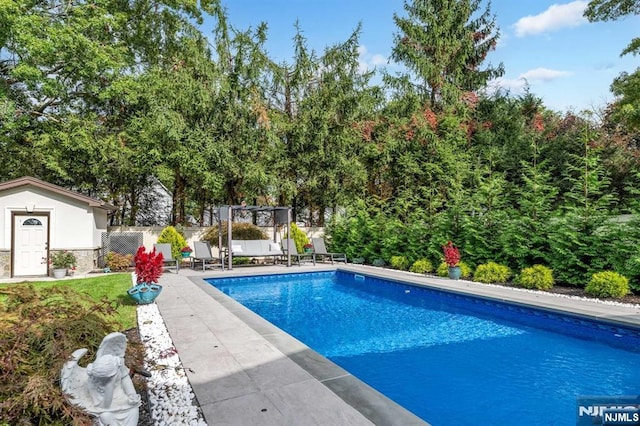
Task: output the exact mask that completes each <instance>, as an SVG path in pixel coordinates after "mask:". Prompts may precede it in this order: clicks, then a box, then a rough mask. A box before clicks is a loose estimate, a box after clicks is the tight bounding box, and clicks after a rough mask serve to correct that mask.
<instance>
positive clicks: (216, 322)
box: [156, 265, 640, 426]
mask: <svg viewBox="0 0 640 426" xmlns="http://www.w3.org/2000/svg"><path fill="white" fill-rule="evenodd" d="M336 268H339V269H343V270H348V271H352V272H356V273H363V274H370V275H376V276H379V277H382V278H387V279H392V280H402V281H405V282H410V283H413V284H417V285H422V286H427V287H432V288H437V289H442V290H447V291H451V292H456V293H461V294H471V295H474V296H480V297H484V298H490V299H495V300H502V301H509V302H512V303H516V304H520V305H525V306H535V307H541V308H544V309H546V310H551V311H561V312H569V313H573V314H577V315H580V316H585V317H588V318H597V319H600V320H604V321H609V322H613V323H618V324H624V325H628V326H633V327H639V328H640V306H626V305H625V306H621V305H616V304H605V303H599V302H596V301H591V300H576V299H571V298H566V297H558V296H555V295H552V294H545V293H539V292H529V291H519V290H514V289H510V288H505V287H500V286H492V285H486V284H480V283H473V282H469V281H463V280H460V281H453V280H449V279H446V278H435V277H425V276H419V275H416V274H411V273H405V272H400V271H394V270H388V269H381V268H373V267H367V266H359V265H316V266H312V265H304V266H301V267H298V266H292V267H290V268H287V267H285V266H259V267H241V268H235V269H234V270H232V271H224V272H222V271H219V270H213V271H212V270H207V271H206V272H203V271H200V270H191V269H188V268H183V269H181V270H180V272H179V273H178V274H176V273H172V272H168V273H165V274H163V275H162V277H161V279H160V284H162V285H163V287H164V289H163V292H162V294H161V295H160V296H159V297H158V299H157V300H156V303H157V306H158V309H159V311H160V313H161V315H162V318H163V320H164V322H165V324H166V326H167V329H168V331H169V334H170V335H171V338H172V340H173V343H174V345H175V347H176V349H177V351H178V353H179V355H180V359H181V361H182V364H183V366H184V367H185V371H186V372H187V376H188V378H189V381H190V383H191V386H192V388H193V390H194V393H195V395H196V398H197V400H198V404H199V405H200V407H201V409H202V411H203V414H204V416H205V419H206V421H207V423H208V424H209V425H221V424H223V425H242V426H247V425H372V424H375V425H425V424H427V423H426V422H424V421H423V420H421V419H419V418H418V417H416V416H414V415H413V414H412V413H410V412H409V411H407V410H405V409H404V408H402V407H400V406H399V405H397V404H395V403H394V402H393V401H391V400H389V399H388V398H386V397H384V396H383V395H382V394H380V393H379V392H377V391H375V390H374V389H372V388H371V387H369V386H367V385H366V384H364V383H363V382H361V381H360V380H358V379H357V378H355V377H353V376H352V375H350V374H349V373H348V372H347V371H345V370H343V369H342V368H340V367H338V366H336V365H335V364H333V363H332V362H331V361H329V360H327V359H326V358H324V357H323V356H321V355H319V354H317V353H316V352H314V351H312V350H311V349H309V348H308V347H307V346H306V345H304V344H303V343H301V342H299V341H298V340H296V339H294V338H293V337H291V336H289V335H288V334H286V333H284V332H283V331H282V330H280V329H278V328H277V327H275V326H273V325H272V324H270V323H269V322H267V321H266V320H264V319H262V318H261V317H259V316H258V315H256V314H254V313H253V312H251V311H250V310H248V309H247V308H245V307H243V306H242V305H240V304H239V303H237V302H235V301H234V300H232V299H231V298H229V297H228V296H226V295H225V294H223V293H222V292H220V291H218V290H217V289H216V288H214V287H213V286H211V285H209V284H207V283H206V282H205V281H204V279H206V278H214V277H231V276H247V275H264V274H274V273H295V272H319V271H331V270H335V269H336Z"/></svg>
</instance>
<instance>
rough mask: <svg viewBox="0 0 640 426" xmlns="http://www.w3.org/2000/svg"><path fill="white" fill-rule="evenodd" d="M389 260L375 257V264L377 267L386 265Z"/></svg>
mask: <svg viewBox="0 0 640 426" xmlns="http://www.w3.org/2000/svg"><path fill="white" fill-rule="evenodd" d="M386 264H387V262H385V261H384V259H380V258H378V259H373V266H377V267H380V268H381V267H383V266H384V265H386Z"/></svg>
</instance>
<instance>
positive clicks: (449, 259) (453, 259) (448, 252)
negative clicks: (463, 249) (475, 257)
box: [442, 241, 460, 280]
mask: <svg viewBox="0 0 640 426" xmlns="http://www.w3.org/2000/svg"><path fill="white" fill-rule="evenodd" d="M442 251H443V252H444V261H445V263H446V264H447V267H448V268H449V278H451V279H453V280H457V279H460V250H458V247H456V246H454V245H453V243H452V242H451V241H447V244H445V245H443V246H442Z"/></svg>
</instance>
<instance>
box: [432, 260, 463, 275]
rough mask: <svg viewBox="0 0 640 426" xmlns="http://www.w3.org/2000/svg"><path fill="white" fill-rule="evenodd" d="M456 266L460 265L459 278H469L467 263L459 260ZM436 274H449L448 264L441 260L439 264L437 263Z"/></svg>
mask: <svg viewBox="0 0 640 426" xmlns="http://www.w3.org/2000/svg"><path fill="white" fill-rule="evenodd" d="M458 266H459V267H460V278H469V277H470V276H471V267H470V266H469V265H467V264H466V263H464V262H459V263H458ZM436 275H437V276H439V277H448V276H449V266H448V265H447V263H446V262H441V263H440V265H438V269H437V270H436Z"/></svg>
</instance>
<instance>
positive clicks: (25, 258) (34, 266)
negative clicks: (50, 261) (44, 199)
mask: <svg viewBox="0 0 640 426" xmlns="http://www.w3.org/2000/svg"><path fill="white" fill-rule="evenodd" d="M48 227H49V217H48V216H46V215H44V216H39V215H29V216H15V222H14V229H13V238H14V244H13V247H14V250H13V276H24V275H47V270H48V268H47V266H48V265H47V261H46V258H47V246H48V238H49V229H48Z"/></svg>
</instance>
